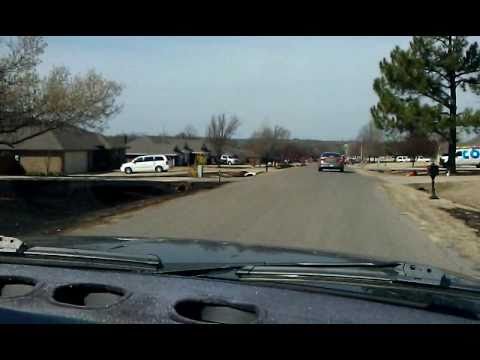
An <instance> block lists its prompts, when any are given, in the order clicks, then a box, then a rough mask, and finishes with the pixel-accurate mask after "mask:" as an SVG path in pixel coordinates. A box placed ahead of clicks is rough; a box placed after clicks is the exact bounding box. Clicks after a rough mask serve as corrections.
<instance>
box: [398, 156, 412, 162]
mask: <svg viewBox="0 0 480 360" xmlns="http://www.w3.org/2000/svg"><path fill="white" fill-rule="evenodd" d="M395 161H396V162H412V159H411V158H410V157H409V156H403V155H401V156H397V157H396V158H395Z"/></svg>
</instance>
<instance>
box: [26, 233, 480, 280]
mask: <svg viewBox="0 0 480 360" xmlns="http://www.w3.org/2000/svg"><path fill="white" fill-rule="evenodd" d="M21 240H22V241H23V242H24V244H25V245H26V246H27V247H36V246H41V247H57V248H68V249H82V250H93V251H101V252H112V253H121V254H127V255H132V256H142V255H155V256H157V257H158V258H160V259H161V261H162V264H163V265H164V266H165V267H167V268H168V267H177V266H183V265H208V266H211V265H216V266H223V265H244V264H245V265H246V264H255V265H260V264H270V265H272V264H285V263H309V262H310V263H332V264H341V263H352V262H355V263H365V262H368V263H378V264H381V263H386V262H390V263H391V262H392V260H386V259H378V258H371V257H362V256H356V255H351V254H345V253H336V252H329V251H320V250H301V249H294V248H281V247H266V246H258V245H244V244H238V243H233V242H227V241H211V240H200V239H198V240H192V239H173V238H164V237H162V238H138V237H135V238H134V237H113V236H112V237H99V236H95V237H91V236H88V237H83V236H80V237H79V236H61V235H58V236H39V237H23V238H22V239H21ZM398 263H402V261H398ZM418 265H427V266H428V267H429V268H431V269H434V271H433V272H434V273H445V274H446V275H448V278H449V279H450V281H451V282H452V283H453V284H458V285H466V286H474V287H475V288H479V289H480V282H479V279H475V278H472V277H470V276H465V275H462V274H457V273H452V272H446V271H444V270H442V269H435V267H432V266H429V265H428V264H418ZM404 266H407V265H404ZM375 271H377V272H379V273H383V274H384V275H385V276H388V277H395V276H397V275H403V274H404V271H403V270H402V269H401V267H400V269H399V268H398V267H385V268H384V267H380V268H377V270H375Z"/></svg>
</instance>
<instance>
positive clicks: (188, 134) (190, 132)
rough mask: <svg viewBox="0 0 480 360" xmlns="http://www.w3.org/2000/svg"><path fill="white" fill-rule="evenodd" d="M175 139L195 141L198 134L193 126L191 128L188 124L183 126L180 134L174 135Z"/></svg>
mask: <svg viewBox="0 0 480 360" xmlns="http://www.w3.org/2000/svg"><path fill="white" fill-rule="evenodd" d="M175 137H178V138H181V139H196V138H198V132H197V129H196V128H195V126H193V125H192V124H188V125H187V126H185V129H183V131H182V132H180V133H178V134H177V135H175Z"/></svg>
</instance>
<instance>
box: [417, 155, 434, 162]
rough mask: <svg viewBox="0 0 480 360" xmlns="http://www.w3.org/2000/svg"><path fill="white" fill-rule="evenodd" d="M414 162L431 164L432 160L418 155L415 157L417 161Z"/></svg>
mask: <svg viewBox="0 0 480 360" xmlns="http://www.w3.org/2000/svg"><path fill="white" fill-rule="evenodd" d="M415 161H419V162H431V161H432V159H430V158H426V157H423V156H421V155H420V156H417V160H415Z"/></svg>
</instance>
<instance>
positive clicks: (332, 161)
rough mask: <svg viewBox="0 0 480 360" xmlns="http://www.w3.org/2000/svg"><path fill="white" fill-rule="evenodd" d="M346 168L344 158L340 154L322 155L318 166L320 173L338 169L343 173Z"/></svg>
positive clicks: (325, 153) (327, 153) (326, 153)
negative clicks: (324, 170) (325, 170)
mask: <svg viewBox="0 0 480 360" xmlns="http://www.w3.org/2000/svg"><path fill="white" fill-rule="evenodd" d="M344 168H345V161H344V157H343V156H342V155H340V154H339V153H335V152H324V153H322V154H321V155H320V164H319V166H318V171H322V170H323V169H337V170H340V171H341V172H343V171H344Z"/></svg>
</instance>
